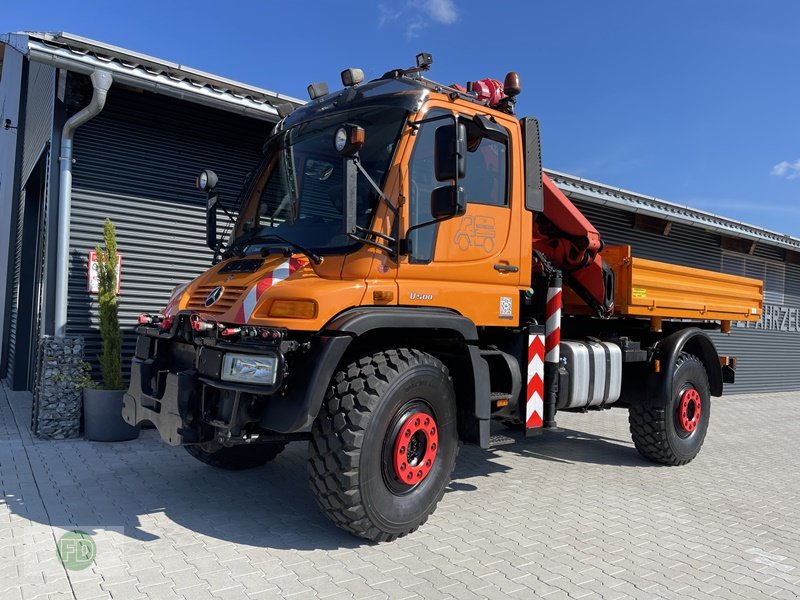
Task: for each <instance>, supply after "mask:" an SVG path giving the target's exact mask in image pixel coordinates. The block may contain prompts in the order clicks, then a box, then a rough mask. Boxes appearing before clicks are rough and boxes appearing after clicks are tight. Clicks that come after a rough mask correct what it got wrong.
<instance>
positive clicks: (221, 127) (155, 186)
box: [67, 86, 272, 360]
mask: <svg viewBox="0 0 800 600" xmlns="http://www.w3.org/2000/svg"><path fill="white" fill-rule="evenodd" d="M271 128H272V124H270V123H267V122H265V121H262V120H257V119H253V118H249V117H244V116H240V115H234V114H231V113H227V112H222V111H218V110H213V109H210V108H206V107H202V106H198V105H194V104H191V103H189V102H184V101H180V100H176V99H172V98H168V97H166V96H158V95H155V94H151V93H148V92H136V91H130V90H128V89H124V88H122V87H119V86H112V88H111V91H110V92H109V96H108V102H107V104H106V107H105V109H104V110H103V112H102V113H101V114H100V115H99V116H98V117H96V118H95V119H93V120H92V121H90V122H88V123H87V124H86V125H84V126H83V127H81V128H80V129H79V130H78V132H77V134H76V137H75V159H76V163H75V168H74V179H73V182H74V183H73V190H74V191H73V200H72V221H71V228H72V232H71V243H70V248H71V250H70V253H71V268H70V279H69V304H68V315H67V318H68V332H69V334H70V335H81V336H84V337H85V338H86V354H87V357H89V358H91V359H94V358H95V357H96V356H97V354H98V353H99V351H100V341H99V334H98V323H97V302H96V298H95V297H91V298H90V296H89V295H88V294H87V291H86V287H87V271H86V269H87V254H88V252H89V250H91V249H93V248H94V246H95V244H97V243H98V242H100V241H101V240H102V230H103V220H104V219H105V217H109V218H111V220H112V221H113V222H114V224H115V226H116V228H117V238H118V245H119V250H120V252H121V254H122V255H123V259H122V287H121V294H120V307H121V308H120V318H121V324H122V327H123V330H124V331H125V333H126V336H125V344H124V354H125V356H126V360H127V357H128V356H130V354H132V352H133V343H134V336H133V330H134V327H135V323H136V317H137V315H139V313H141V312H157V311H158V310H159V309H161V308H162V307H163V306H164V305H165V304H166V303H167V301H168V299H169V296H170V293H171V290H172V289H173V288H174V287H175V286H176V285H178V284H180V283H184V282H186V281H189V280H191V279H193V278H194V277H196V276H197V275H198V274H199V273H200V272H202V271H203V270H205V269H207V268H208V267H209V265H210V260H211V252H210V251H209V250H208V248H206V246H205V196H204V195H203V194H202V193H200V192H198V191H196V190H195V189H194V179H195V177H196V176H197V174H198V173H199V172H200V171H201V170H203V169H205V168H209V169H212V170H214V171H216V173H217V174H218V175H219V177H220V186H219V191H220V196H221V199H222V202H223V203H225V204H227V205H229V206H230V204H232V202H233V201H234V199H235V197H236V194H237V193H238V190H239V187H240V186H241V184H242V181H243V179H244V178H245V176H246V174H247V173H248V171H250V170H252V169H253V168H255V167H256V165H257V163H258V161H259V159H260V156H261V146H262V144H263V143H264V140H265V139H266V137H267V135H268V134H269V131H270V129H271ZM226 222H227V218H226V217H225V216H224V215H222V214H220V216H219V218H218V226H219V228H220V230H222V229H223V226H224V224H225V223H226Z"/></svg>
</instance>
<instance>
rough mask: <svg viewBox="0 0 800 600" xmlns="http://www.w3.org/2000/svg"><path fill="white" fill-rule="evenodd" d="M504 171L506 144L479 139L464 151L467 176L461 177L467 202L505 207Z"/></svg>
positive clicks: (506, 198)
mask: <svg viewBox="0 0 800 600" xmlns="http://www.w3.org/2000/svg"><path fill="white" fill-rule="evenodd" d="M507 174H508V152H507V148H506V144H505V143H502V142H496V141H494V140H489V139H485V138H484V139H482V140H481V142H480V144H479V145H478V147H477V148H473V149H469V150H468V152H467V176H466V177H465V178H464V180H463V181H464V183H463V185H464V190H465V192H466V194H467V202H471V203H473V204H489V205H491V206H508V194H507V190H506V176H507Z"/></svg>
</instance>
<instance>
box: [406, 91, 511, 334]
mask: <svg viewBox="0 0 800 600" xmlns="http://www.w3.org/2000/svg"><path fill="white" fill-rule="evenodd" d="M447 114H452V113H451V108H450V107H446V106H436V105H435V104H434V105H433V106H431V108H430V109H429V110H428V111H427V113H425V114H424V115H421V116H419V117H418V118H417V121H426V122H423V123H422V124H420V125H419V128H418V129H417V131H416V135H415V136H414V141H413V146H412V148H411V150H410V154H409V159H408V177H407V179H408V190H407V193H406V198H408V201H407V203H406V206H405V207H404V208H405V213H404V219H403V221H404V223H405V225H406V226H405V228H404V229H405V230H407V229H408V228H409V227H412V226H414V225H417V224H420V223H424V222H427V221H431V220H432V217H431V193H432V192H433V190H434V189H436V188H437V187H440V186H443V185H449V184H450V183H452V182H440V181H437V180H436V177H435V174H434V138H435V132H436V129H437V128H438V127H442V126H447V125H452V123H453V121H452V119H439V120H430V119H432V118H434V117H437V116H442V115H447ZM474 114H475V110H474V109H471V110H470V109H466V110H465V109H461V110H459V119H464V120H467V121H469V120H471V119H472V116H473V115H474ZM503 125H504V127H511V126H513V121H512V122H510V123H508V124H503ZM510 139H511V135H510V131H509V140H506V141H503V142H498V141H494V140H490V139H488V138H482V139H480V140H479V143H473V144H471V145H470V147H469V148H468V151H467V153H466V171H465V177H463V178H462V179H459V182H458V183H459V185H460V186H462V187H463V195H464V197H465V198H466V213H465V214H464V215H461V216H457V217H453V218H450V219H448V220H445V221H441V222H439V223H436V224H431V225H428V226H426V227H422V228H419V229H415V230H414V231H412V232H411V234H410V235H409V239H410V245H411V252H410V254H408V255H407V256H404V257H402V259H401V261H400V265H399V268H398V279H397V282H398V293H399V304H406V305H414V306H437V307H446V308H450V309H453V310H456V311H457V312H459V313H461V314H463V315H464V316H467V317H469V318H470V319H471V320H472V321H473V322H474V323H475V324H476V325H496V326H508V325H510V324H512V322H518V320H519V299H520V293H519V292H520V267H521V265H520V232H519V227H516V228H514V227H512V223H513V222H514V219H513V218H512V208H514V206H513V200H512V199H513V198H520V197H521V196H520V195H519V194H516V193H514V188H513V182H514V181H515V180H516V179H518V176H517V177H515V173H514V172H513V171H512V161H511V156H510V153H511V144H510Z"/></svg>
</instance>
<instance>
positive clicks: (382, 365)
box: [309, 348, 458, 542]
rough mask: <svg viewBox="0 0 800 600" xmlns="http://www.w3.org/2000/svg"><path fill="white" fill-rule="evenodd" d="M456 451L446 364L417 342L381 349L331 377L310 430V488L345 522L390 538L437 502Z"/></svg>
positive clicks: (412, 526)
mask: <svg viewBox="0 0 800 600" xmlns="http://www.w3.org/2000/svg"><path fill="white" fill-rule="evenodd" d="M457 451H458V434H457V431H456V411H455V392H454V390H453V384H452V382H451V381H450V377H449V375H448V371H447V368H446V367H445V366H444V365H443V364H442V363H441V362H440V361H439V360H438V359H436V358H434V357H433V356H431V355H430V354H426V353H424V352H421V351H419V350H413V349H406V348H400V349H396V350H387V351H385V352H378V353H376V354H373V355H372V356H366V357H364V358H362V359H360V360H358V361H357V362H354V363H351V364H350V365H348V366H347V368H346V369H345V370H343V371H339V372H338V373H337V374H336V375H335V376H334V379H333V382H332V385H331V386H330V388H329V389H328V392H327V394H326V396H325V400H324V403H323V406H322V408H321V409H320V413H319V415H318V417H317V419H316V420H315V421H314V425H313V427H312V429H311V442H310V443H309V475H310V478H311V488H312V491H313V493H314V497H315V498H316V501H317V504H319V506H320V508H321V509H322V511H323V512H324V513H325V514H326V515H327V516H328V517H329V518H330V519H331V520H332V521H333V522H334V523H336V525H338V526H339V527H341V528H342V529H345V530H347V531H349V532H351V533H354V534H356V535H358V536H361V537H364V538H367V539H369V540H373V541H376V542H381V541H384V542H385V541H391V540H394V539H396V538H398V537H400V536H403V535H406V534H408V533H411V532H412V531H414V530H416V529H417V528H418V527H419V526H420V525H422V524H423V523H424V522H425V521H426V520H427V518H428V515H430V514H431V513H432V512H433V510H434V509H435V508H436V504H437V503H438V502H439V500H441V498H442V496H443V495H444V489H445V486H446V485H447V484H448V483H449V481H450V476H451V474H452V472H453V467H454V465H455V459H456V454H457Z"/></svg>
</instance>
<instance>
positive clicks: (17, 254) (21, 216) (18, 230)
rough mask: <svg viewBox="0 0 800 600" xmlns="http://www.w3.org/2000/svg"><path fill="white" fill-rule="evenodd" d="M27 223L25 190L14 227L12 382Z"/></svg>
mask: <svg viewBox="0 0 800 600" xmlns="http://www.w3.org/2000/svg"><path fill="white" fill-rule="evenodd" d="M24 224H25V191H24V190H23V191H22V192H21V193H20V195H19V199H18V201H17V222H16V227H15V228H14V269H13V275H12V278H11V303H10V305H9V306H10V307H11V311H10V314H9V316H8V321H9V324H8V362H7V363H6V364H7V369H6V377H7V378H8V381H9V382H10V381H11V380H12V379H13V377H14V367H15V365H16V357H17V321H18V319H17V316H18V315H19V311H18V306H17V304H18V300H19V280H20V273H21V270H22V230H23V229H24Z"/></svg>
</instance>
